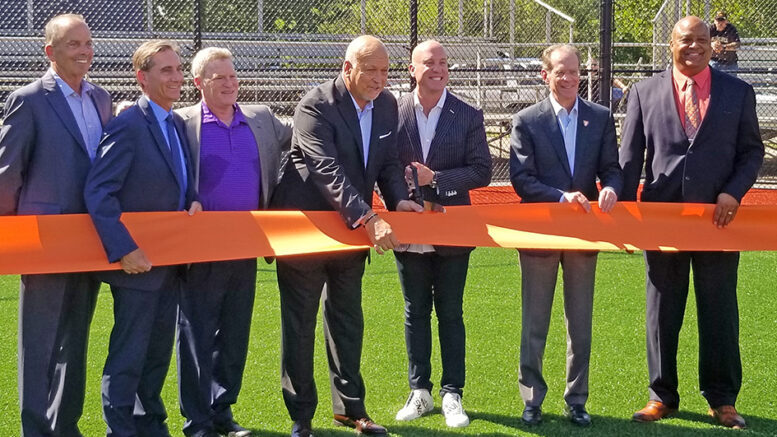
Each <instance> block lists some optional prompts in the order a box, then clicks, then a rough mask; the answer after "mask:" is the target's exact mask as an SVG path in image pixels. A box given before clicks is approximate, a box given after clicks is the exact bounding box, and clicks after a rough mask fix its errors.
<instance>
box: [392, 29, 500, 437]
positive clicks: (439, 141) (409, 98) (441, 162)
mask: <svg viewBox="0 0 777 437" xmlns="http://www.w3.org/2000/svg"><path fill="white" fill-rule="evenodd" d="M410 74H411V75H412V76H413V77H414V78H415V80H416V82H417V84H418V87H417V88H416V89H415V90H414V91H413V92H412V93H410V94H408V95H405V96H404V97H402V98H401V99H400V100H399V129H398V131H399V137H398V139H397V143H398V144H397V146H398V148H399V158H400V160H401V161H402V165H403V166H405V176H406V178H409V177H410V174H411V173H412V170H411V167H415V169H416V170H417V172H418V185H419V187H420V188H421V190H422V192H423V198H424V199H426V200H429V201H432V202H434V203H436V204H439V205H469V203H470V200H469V190H471V189H473V188H478V187H482V186H486V185H488V184H489V182H490V181H491V155H490V153H489V151H488V144H487V143H486V131H485V128H484V126H483V113H482V112H481V111H480V110H479V109H476V108H474V107H472V106H470V105H469V104H467V103H464V102H463V101H461V100H459V99H458V98H457V97H456V96H454V95H453V94H451V93H449V92H448V91H447V90H446V88H445V87H446V85H447V83H448V57H447V54H446V52H445V49H444V48H443V47H442V45H440V43H439V42H437V41H433V40H430V41H425V42H423V43H421V44H419V45H418V46H417V47H416V48H415V50H413V55H412V63H411V64H410ZM472 249H473V248H472V247H451V246H447V247H446V246H429V245H419V244H413V245H410V246H409V247H407V248H406V249H405V250H400V249H395V250H394V254H395V257H396V260H397V267H398V269H399V279H400V282H401V284H402V292H403V294H404V297H405V342H406V346H407V356H408V380H409V383H410V389H411V392H410V396H409V397H408V400H407V402H406V403H405V406H404V407H403V408H402V409H401V410H400V411H399V412H398V413H397V420H413V419H415V418H418V417H420V416H422V415H423V414H425V413H428V412H429V411H431V410H432V408H433V401H432V397H431V394H430V391H431V389H432V382H431V380H430V377H431V364H430V356H431V351H432V333H431V322H430V321H431V312H432V306H434V308H435V309H436V311H437V320H438V330H439V337H440V351H441V354H442V379H441V381H440V396H441V397H442V411H443V414H444V415H445V422H446V424H447V425H448V426H450V427H463V426H467V425H468V424H469V418H468V417H467V414H466V413H465V412H464V409H463V407H462V404H461V395H462V389H463V387H464V374H465V371H464V348H465V336H464V321H463V318H462V300H463V295H464V284H465V282H466V279H467V267H468V265H469V254H470V252H471V251H472Z"/></svg>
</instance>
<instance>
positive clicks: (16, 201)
mask: <svg viewBox="0 0 777 437" xmlns="http://www.w3.org/2000/svg"><path fill="white" fill-rule="evenodd" d="M45 40H46V42H45V53H46V56H47V57H48V59H49V61H50V62H51V67H50V68H49V69H48V71H47V72H46V73H45V74H44V75H43V77H41V78H40V79H38V80H36V81H35V82H33V83H31V84H29V85H26V86H24V87H22V88H20V89H18V90H16V91H14V92H13V93H12V94H11V96H10V97H9V98H8V101H7V102H6V104H5V108H4V109H5V114H4V120H3V123H2V128H0V215H16V214H19V215H27V214H78V213H85V212H86V205H85V204H84V194H83V193H84V182H85V181H86V175H87V173H88V172H89V169H90V168H91V167H92V161H93V160H94V159H95V153H96V151H97V146H98V144H99V142H100V137H101V136H102V133H103V126H104V125H105V124H106V123H107V122H108V120H110V119H111V97H110V96H109V95H108V93H107V92H106V91H105V90H104V89H102V88H100V87H98V86H96V85H94V84H92V83H90V82H87V81H86V80H85V79H84V77H85V76H86V73H87V71H89V68H90V66H91V65H92V57H93V56H94V49H93V48H92V35H91V32H90V31H89V26H87V24H86V22H85V21H84V17H82V16H81V15H76V14H64V15H58V16H56V17H54V18H52V19H51V20H50V21H49V22H48V23H47V24H46V29H45ZM99 288H100V281H99V280H97V279H96V277H95V276H94V275H93V274H91V273H64V274H48V275H22V277H21V293H20V297H19V401H20V404H21V421H22V435H23V436H25V437H33V436H44V435H46V436H49V435H56V436H80V435H81V434H80V431H79V430H78V420H79V418H80V417H81V413H82V411H83V403H84V388H85V383H86V349H87V343H88V338H89V325H90V322H91V320H92V314H93V313H94V307H95V303H96V301H97V292H98V290H99Z"/></svg>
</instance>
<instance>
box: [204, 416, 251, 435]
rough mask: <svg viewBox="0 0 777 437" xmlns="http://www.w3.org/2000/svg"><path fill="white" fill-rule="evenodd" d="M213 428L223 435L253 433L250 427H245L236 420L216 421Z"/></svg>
mask: <svg viewBox="0 0 777 437" xmlns="http://www.w3.org/2000/svg"><path fill="white" fill-rule="evenodd" d="M213 428H214V429H215V430H216V431H217V432H218V433H219V434H222V435H225V436H227V437H250V436H251V435H253V434H252V433H251V430H250V429H247V428H243V427H242V426H240V425H238V424H237V422H235V421H234V420H230V421H229V422H221V423H214V424H213Z"/></svg>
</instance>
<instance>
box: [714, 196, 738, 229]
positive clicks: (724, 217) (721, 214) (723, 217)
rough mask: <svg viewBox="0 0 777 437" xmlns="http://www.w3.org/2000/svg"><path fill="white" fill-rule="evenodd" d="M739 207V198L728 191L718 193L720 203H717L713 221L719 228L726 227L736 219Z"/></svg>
mask: <svg viewBox="0 0 777 437" xmlns="http://www.w3.org/2000/svg"><path fill="white" fill-rule="evenodd" d="M738 209H739V202H737V199H734V196H732V195H730V194H726V193H720V194H718V203H717V204H715V212H714V213H713V214H712V223H713V224H714V225H715V226H717V227H719V228H725V227H726V226H728V224H729V223H731V222H732V221H734V217H735V216H736V215H737V210H738Z"/></svg>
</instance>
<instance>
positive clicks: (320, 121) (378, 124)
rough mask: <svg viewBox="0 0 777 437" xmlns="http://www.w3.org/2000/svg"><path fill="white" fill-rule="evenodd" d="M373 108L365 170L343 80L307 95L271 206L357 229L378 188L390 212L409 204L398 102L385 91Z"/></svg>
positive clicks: (327, 83)
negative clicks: (334, 214) (335, 216)
mask: <svg viewBox="0 0 777 437" xmlns="http://www.w3.org/2000/svg"><path fill="white" fill-rule="evenodd" d="M373 106H374V109H373V114H374V115H373V118H372V133H371V136H370V147H369V156H368V159H367V168H365V167H364V158H363V156H364V149H363V147H362V134H361V129H360V128H359V121H358V118H357V115H356V108H355V107H354V103H353V100H352V99H351V96H350V94H349V93H348V91H347V89H346V88H345V83H344V82H343V79H342V77H341V76H338V77H337V79H334V80H330V81H328V82H326V83H324V84H322V85H320V86H318V87H317V88H315V89H313V90H312V91H311V92H309V93H308V94H307V95H306V96H305V97H304V98H303V99H302V101H301V102H300V103H299V106H298V107H297V112H296V114H295V117H294V123H295V126H294V128H295V129H294V135H293V137H292V145H291V154H290V156H289V161H288V163H287V165H286V167H285V168H284V170H283V175H282V176H281V181H280V184H279V185H278V188H277V189H276V191H275V195H274V197H273V200H272V202H271V206H272V207H274V208H285V209H302V210H323V211H332V210H334V211H338V212H339V213H340V216H341V217H342V218H343V221H344V222H345V223H346V225H348V226H349V227H354V226H355V225H356V223H357V222H358V220H359V218H361V217H362V216H363V215H365V214H366V213H367V211H369V208H370V207H371V203H372V191H373V187H374V186H375V182H377V183H378V187H380V191H381V194H382V195H383V199H384V201H385V202H386V206H387V207H388V208H389V209H390V210H393V209H395V208H396V205H397V203H398V202H399V201H400V200H403V199H407V198H408V196H407V186H406V185H405V181H404V177H403V171H402V169H401V167H400V164H399V159H398V158H397V132H396V130H397V125H396V120H397V104H396V100H395V99H394V97H393V96H392V95H391V93H389V92H388V91H386V90H384V91H383V92H381V93H380V95H379V96H378V97H377V98H376V99H375V100H374V101H373ZM301 136H304V137H303V138H301Z"/></svg>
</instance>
